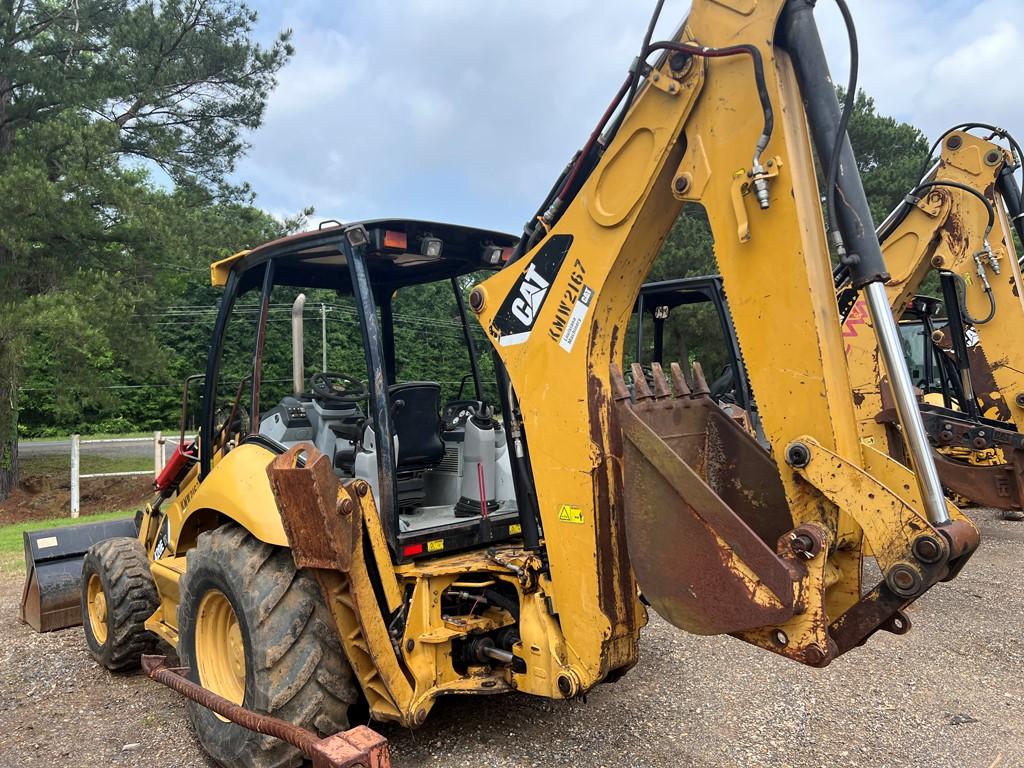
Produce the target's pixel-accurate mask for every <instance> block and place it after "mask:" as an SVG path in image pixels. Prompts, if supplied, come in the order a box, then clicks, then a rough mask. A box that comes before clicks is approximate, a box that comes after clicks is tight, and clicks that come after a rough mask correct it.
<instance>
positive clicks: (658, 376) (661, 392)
mask: <svg viewBox="0 0 1024 768" xmlns="http://www.w3.org/2000/svg"><path fill="white" fill-rule="evenodd" d="M651 374H652V377H653V378H654V399H655V400H663V399H664V398H666V397H671V395H672V390H671V389H669V386H668V379H666V378H665V371H663V370H662V369H661V363H651Z"/></svg>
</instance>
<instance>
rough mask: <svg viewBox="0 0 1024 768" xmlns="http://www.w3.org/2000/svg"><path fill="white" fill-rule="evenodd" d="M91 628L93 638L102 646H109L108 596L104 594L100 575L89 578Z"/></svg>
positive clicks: (92, 575)
mask: <svg viewBox="0 0 1024 768" xmlns="http://www.w3.org/2000/svg"><path fill="white" fill-rule="evenodd" d="M88 601H89V628H90V629H91V630H92V636H93V637H94V638H96V642H97V643H99V644H100V645H106V644H107V596H106V594H104V592H103V582H102V581H100V577H99V575H98V574H95V573H93V574H91V575H90V576H89V588H88Z"/></svg>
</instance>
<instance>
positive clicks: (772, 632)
mask: <svg viewBox="0 0 1024 768" xmlns="http://www.w3.org/2000/svg"><path fill="white" fill-rule="evenodd" d="M810 6H811V4H810V3H809V2H806V0H789V2H786V0H761V1H760V2H755V1H754V0H695V2H694V3H693V8H692V11H691V13H690V16H689V18H688V19H687V22H686V24H685V25H684V27H683V28H682V31H681V34H680V36H679V38H678V40H676V41H673V44H670V45H659V44H652V45H651V49H652V50H665V51H666V55H665V56H664V57H663V59H662V60H661V61H659V62H658V64H657V65H656V66H655V67H654V68H653V70H651V71H650V72H649V73H648V75H647V79H646V83H645V84H644V85H643V86H642V87H641V89H640V90H639V92H638V95H637V98H636V100H635V102H634V103H633V104H632V105H631V106H630V108H629V111H628V113H627V114H626V115H625V117H624V119H623V120H622V122H621V126H620V127H619V129H618V131H617V132H615V133H614V134H613V135H612V136H610V137H608V139H609V141H608V144H607V147H606V149H605V151H604V152H603V154H602V155H601V156H600V158H599V159H598V160H597V162H596V165H595V166H594V168H593V170H592V171H591V172H590V174H589V176H587V177H586V179H585V181H583V182H582V183H581V184H580V186H579V191H578V193H577V194H576V195H575V196H574V197H572V198H571V199H570V200H569V201H568V202H567V204H566V206H565V208H564V211H563V212H562V214H561V216H560V218H554V219H553V221H552V222H544V226H546V227H548V231H547V232H546V234H545V236H544V237H543V238H542V239H541V240H540V241H539V242H538V243H537V244H536V245H535V247H532V248H531V249H530V250H529V251H528V252H527V253H526V254H525V255H524V256H523V258H521V259H519V260H517V261H515V262H513V263H512V264H510V265H509V266H508V267H507V268H506V269H504V270H502V271H501V272H499V273H498V274H497V275H495V276H493V277H491V278H489V279H488V280H486V281H485V282H484V283H482V284H481V285H480V286H478V287H477V288H476V289H475V290H474V292H473V294H472V295H471V301H470V303H471V306H472V307H473V309H474V310H475V311H476V312H477V313H478V315H479V319H480V321H481V323H482V325H483V326H484V328H485V329H486V330H487V331H488V333H489V335H490V337H491V339H492V342H493V344H494V347H495V349H496V350H497V354H498V355H499V356H500V359H501V361H502V362H503V364H504V367H505V368H506V369H507V371H508V375H509V378H510V382H511V387H512V389H513V390H514V394H515V397H516V398H517V399H518V404H519V409H520V412H521V424H519V423H517V424H516V425H515V427H516V428H519V427H520V426H521V428H522V429H523V432H524V433H525V436H526V438H527V440H528V446H529V460H530V465H531V466H532V468H533V477H532V480H533V485H534V487H535V489H536V498H537V500H538V505H539V513H540V517H541V522H542V524H543V526H542V527H543V534H544V538H543V548H544V550H545V553H546V559H547V563H548V573H547V576H545V577H543V578H542V579H541V585H540V586H541V588H542V589H543V590H544V592H545V594H546V595H547V597H548V599H549V602H548V607H549V610H550V611H551V612H552V614H553V615H554V616H555V617H556V618H557V620H558V621H559V622H560V629H561V633H562V636H563V638H564V647H563V648H561V649H560V652H561V659H560V663H561V665H562V672H561V673H560V675H561V676H564V677H565V678H566V679H567V680H568V681H569V682H568V683H567V684H566V690H567V691H568V690H586V689H587V688H589V687H590V686H591V685H593V684H594V683H595V682H597V681H599V680H601V679H602V678H604V677H606V676H607V675H608V674H610V673H611V672H613V671H614V670H616V669H621V668H625V667H627V666H628V665H630V664H632V663H634V662H635V658H636V641H637V637H638V632H639V627H640V625H641V624H642V622H643V620H644V616H643V609H642V607H641V605H640V604H639V602H638V601H637V599H636V591H637V583H636V581H634V573H635V576H636V580H637V581H638V582H639V585H640V588H641V589H642V591H643V593H644V596H645V597H646V598H647V599H648V600H649V601H650V602H651V604H652V605H653V607H654V608H655V609H656V610H657V611H658V612H659V613H660V614H662V615H663V616H665V617H666V618H668V619H669V620H670V621H672V622H673V623H674V624H676V625H677V626H680V627H682V628H684V629H687V630H689V631H694V632H699V633H703V634H714V633H733V634H735V635H737V636H738V637H740V638H742V639H744V640H746V641H748V642H751V643H754V644H756V645H759V646H762V647H764V648H768V649H770V650H773V651H775V652H778V653H780V654H783V655H785V656H788V657H790V658H793V659H796V660H799V661H802V662H804V663H808V664H813V665H824V664H827V663H829V661H831V659H833V658H835V657H836V656H838V655H839V654H841V653H843V652H845V651H846V650H849V649H850V648H852V647H855V646H856V645H858V644H860V643H862V642H864V640H865V639H866V638H867V637H868V636H869V635H871V634H872V633H873V632H875V631H876V630H877V629H879V628H887V629H891V630H893V631H904V630H905V629H906V627H907V623H906V619H905V617H904V616H903V615H902V613H901V612H900V611H901V609H902V607H903V606H904V605H906V604H907V603H909V602H912V601H913V600H914V599H916V598H917V597H918V596H920V594H922V593H923V592H924V591H925V590H926V589H928V588H929V587H930V586H931V585H932V584H934V583H935V582H937V581H938V580H940V579H943V578H947V577H950V576H951V575H952V573H953V572H955V569H956V567H958V565H959V563H961V562H962V561H963V560H964V559H965V558H966V555H967V554H969V553H970V551H973V548H974V547H975V546H976V543H977V536H976V531H975V529H974V528H973V526H971V525H970V523H969V522H967V521H965V520H964V519H963V518H962V517H961V516H960V515H959V513H958V512H957V510H956V509H955V508H954V507H952V506H951V505H947V504H946V503H945V501H944V500H943V499H942V495H941V487H939V486H938V484H937V478H936V477H935V469H934V465H933V464H932V461H931V457H930V454H929V453H928V446H927V443H926V442H924V443H923V445H920V446H918V454H919V455H918V454H916V455H917V458H918V461H919V462H920V466H918V469H919V471H922V476H923V477H924V478H925V482H924V484H923V485H924V488H923V491H922V490H921V489H919V487H918V482H916V481H915V478H914V475H913V474H911V472H910V471H908V470H907V469H906V468H904V467H902V466H901V465H899V464H898V463H896V462H894V461H891V460H890V459H888V458H887V457H886V456H884V455H883V454H881V453H879V452H877V451H875V450H873V449H871V448H867V447H863V446H862V445H861V442H860V439H859V435H858V431H857V422H856V419H855V416H854V407H853V399H852V394H851V391H850V386H849V376H848V371H847V367H846V358H845V354H844V348H843V343H842V338H841V335H840V323H839V315H838V308H837V306H836V302H835V293H834V288H833V283H832V277H831V268H830V264H829V256H828V247H827V242H826V233H825V229H824V224H823V219H822V213H821V208H820V204H819V199H820V198H819V193H818V188H817V184H816V177H815V171H814V164H813V159H812V151H811V134H810V133H809V132H808V124H810V127H811V130H812V132H813V134H814V137H815V144H816V148H817V151H818V154H819V156H821V157H830V156H831V154H832V147H833V143H834V141H835V138H836V134H835V128H836V125H837V124H838V122H839V117H838V111H839V107H838V104H837V103H836V99H835V94H834V92H833V91H832V89H831V84H830V83H831V81H830V80H829V79H828V72H827V68H826V65H825V62H824V56H823V54H822V51H821V44H820V41H819V40H818V37H817V31H816V28H815V26H814V21H813V18H812V17H811V16H810ZM780 18H781V20H782V21H781V23H780ZM678 43H681V44H683V46H679V45H677V44H678ZM702 51H703V52H702ZM722 51H734V52H736V53H737V55H725V54H722V53H721V52H722ZM712 52H714V55H712ZM741 52H742V55H739V53H741ZM825 84H828V88H827V91H828V93H827V96H825V95H824V90H825ZM762 96H767V103H768V104H769V105H770V108H771V113H772V115H773V123H774V124H773V125H771V126H770V127H771V131H770V135H769V139H768V141H767V142H766V144H765V145H764V147H763V152H761V151H760V150H761V149H762V147H761V144H760V141H759V137H760V136H762V135H763V132H764V126H765V123H766V120H765V119H764V118H765V115H766V110H765V109H764V106H763V105H764V103H765V101H764V99H763V98H762ZM805 102H806V103H807V108H806V109H805ZM755 158H763V161H762V163H763V165H762V168H761V169H760V170H758V168H757V166H756V165H755V163H754V159H755ZM855 168H856V165H855V164H854V162H853V157H852V152H851V151H850V150H849V147H848V146H846V147H845V148H844V151H843V152H842V172H841V173H840V174H839V184H840V191H839V195H838V197H839V198H840V199H841V200H843V201H845V202H844V203H843V204H842V205H841V206H840V214H839V218H840V222H839V223H840V229H841V232H842V235H843V238H844V241H845V245H846V248H847V251H848V253H849V254H852V255H853V256H854V257H856V258H855V259H853V262H854V263H853V265H852V268H853V271H854V275H855V280H856V284H857V285H858V287H861V288H863V289H864V290H865V291H867V292H868V294H869V296H873V297H874V298H873V300H872V307H871V308H872V314H873V316H874V318H875V323H874V326H875V327H876V328H879V329H880V331H881V332H882V337H883V339H882V340H883V346H885V347H886V349H887V350H888V351H889V355H888V356H887V363H888V364H889V366H890V376H891V377H893V378H894V379H895V380H896V381H897V382H899V383H900V384H902V385H904V386H905V388H906V392H904V393H903V395H904V397H903V399H902V400H901V401H900V402H901V408H902V409H903V410H901V416H902V417H903V419H904V423H905V427H906V429H907V432H908V434H910V435H912V436H917V438H918V439H919V440H921V441H924V432H923V426H922V424H921V419H920V414H919V412H918V411H917V408H916V402H914V400H913V392H912V389H911V388H910V382H909V374H908V373H907V370H906V366H905V363H904V362H903V359H902V353H901V351H900V348H899V344H898V339H896V326H895V323H894V321H893V318H892V314H891V312H890V311H889V308H888V302H887V300H886V297H885V292H884V288H883V287H882V284H881V282H880V281H881V280H883V279H885V277H886V271H885V266H884V262H883V260H882V257H881V252H880V249H879V246H878V243H877V240H876V239H875V238H874V234H873V232H874V226H873V224H872V222H871V218H870V213H869V212H868V208H867V203H866V201H865V198H864V193H863V189H862V187H861V184H860V179H859V177H858V176H857V175H856V172H855V170H854V169H855ZM687 203H692V204H697V205H702V206H703V207H704V208H705V209H706V211H707V214H708V218H709V220H710V223H711V227H712V230H713V234H714V239H715V252H716V258H717V260H718V265H719V269H720V271H721V274H722V276H723V279H724V285H725V290H726V292H727V294H728V296H729V301H730V306H731V308H732V311H733V316H734V320H735V325H736V330H737V335H738V338H739V341H740V345H741V347H742V352H743V355H744V359H745V361H746V364H747V366H748V369H749V373H750V380H751V383H752V386H753V389H754V391H755V392H756V393H757V399H758V405H759V408H760V412H761V415H762V419H763V422H764V428H765V432H766V435H767V437H768V439H769V441H770V443H771V447H772V453H771V456H770V457H769V455H768V454H766V453H765V452H764V451H761V450H760V449H757V450H751V448H750V446H749V445H748V444H747V443H746V442H744V441H745V440H746V439H749V436H747V437H746V438H744V437H742V436H739V435H737V434H736V433H735V432H734V431H733V430H732V428H731V427H730V426H729V424H730V423H732V422H731V420H729V419H725V420H724V421H722V420H721V419H720V418H719V414H720V411H718V412H716V410H715V408H714V407H712V405H711V404H710V401H709V400H708V398H706V397H704V396H702V395H701V394H700V393H701V391H702V387H701V386H700V383H701V377H699V376H698V377H697V378H696V380H695V381H694V382H693V384H695V385H696V386H695V387H694V389H693V393H694V394H691V390H690V388H689V386H688V383H687V382H686V381H685V380H684V377H683V374H682V371H681V370H680V369H678V368H677V369H676V370H675V371H674V373H675V376H674V383H675V396H674V397H673V396H672V393H671V390H670V389H669V386H668V382H667V380H666V377H665V376H664V375H657V376H656V378H655V386H654V391H653V392H651V391H650V390H649V389H648V388H647V385H646V383H641V382H642V380H637V383H636V387H635V390H634V393H633V397H634V398H635V400H636V403H635V404H634V403H633V402H632V398H631V397H630V394H629V392H628V391H627V390H626V389H625V387H624V386H623V383H622V380H621V377H620V376H618V374H617V369H615V370H613V369H614V364H615V363H616V362H617V361H619V360H620V359H621V356H622V351H623V342H624V336H625V328H626V324H627V322H628V319H629V315H630V312H631V310H632V307H633V305H634V301H635V299H636V296H637V294H638V291H639V288H640V285H641V283H642V282H643V280H644V278H645V276H646V275H647V273H648V270H649V268H650V266H651V264H652V262H653V260H654V258H655V256H656V255H657V253H658V251H659V249H660V247H661V245H662V243H663V241H664V239H665V237H666V236H667V234H668V232H669V230H670V229H671V227H672V224H673V223H674V222H675V220H676V218H677V216H678V215H679V213H680V211H681V209H682V208H683V206H684V205H685V204H687ZM879 296H880V297H881V300H880V301H879V298H878V297H879ZM780 361H785V362H784V363H780ZM613 373H614V374H616V382H613V381H612V378H611V374H613ZM613 384H617V386H613ZM907 403H909V404H910V407H907ZM691 427H693V428H692V429H691ZM744 434H745V433H744ZM694 435H696V436H697V437H696V440H694V438H693V436H694ZM737 456H743V457H744V460H743V461H739V460H736V457H737ZM730 462H732V463H730ZM751 468H755V469H756V471H757V472H758V473H760V474H759V475H758V477H757V478H752V477H750V476H749V473H750V472H751V471H754V470H752V469H751ZM936 494H937V495H938V498H937V499H936ZM950 520H952V522H950ZM627 537H628V540H629V547H628V552H627V547H626V539H627ZM865 540H866V541H867V542H869V543H870V547H871V550H872V552H873V553H874V554H875V556H876V557H877V558H878V561H879V563H880V565H881V567H882V570H883V573H884V574H885V579H884V580H883V581H882V582H881V583H880V584H879V585H877V586H876V587H875V588H874V589H873V590H871V591H870V592H869V593H868V594H867V596H865V597H862V590H861V576H860V574H861V562H862V558H863V554H864V546H865ZM915 552H916V554H915ZM524 642H525V638H524ZM561 676H560V678H559V679H560V681H561V679H562V678H561ZM524 677H525V676H524ZM518 682H519V685H520V688H521V689H524V690H529V687H530V681H529V680H521V681H518ZM560 684H561V683H560Z"/></svg>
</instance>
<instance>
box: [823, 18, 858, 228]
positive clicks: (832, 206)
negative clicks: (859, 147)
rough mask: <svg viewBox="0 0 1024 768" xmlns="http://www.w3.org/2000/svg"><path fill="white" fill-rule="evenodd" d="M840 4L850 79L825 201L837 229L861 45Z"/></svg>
mask: <svg viewBox="0 0 1024 768" xmlns="http://www.w3.org/2000/svg"><path fill="white" fill-rule="evenodd" d="M836 5H837V6H839V13H841V14H842V16H843V23H844V24H845V25H846V34H847V37H848V38H849V40H850V79H849V81H848V82H847V85H846V94H845V96H846V98H845V99H844V100H843V114H842V117H840V118H839V127H838V128H837V129H836V141H835V145H834V146H833V147H832V157H831V159H830V160H829V164H828V176H827V178H826V180H825V201H826V209H827V211H828V226H829V229H836V228H837V227H838V226H839V217H838V216H837V215H836V187H837V185H838V179H839V162H840V161H839V156H840V153H841V152H842V151H843V137H844V136H845V135H846V133H847V130H848V129H849V127H850V119H851V118H852V117H853V107H854V105H855V103H856V101H857V73H858V70H859V68H860V45H859V44H858V43H857V28H856V26H855V25H854V23H853V16H852V15H851V14H850V8H849V7H848V6H847V5H846V0H836Z"/></svg>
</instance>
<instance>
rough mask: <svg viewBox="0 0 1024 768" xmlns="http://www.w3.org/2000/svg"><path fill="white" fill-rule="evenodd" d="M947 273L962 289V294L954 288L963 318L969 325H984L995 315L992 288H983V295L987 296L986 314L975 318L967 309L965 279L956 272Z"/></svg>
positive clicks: (994, 298) (994, 299)
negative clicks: (980, 318) (980, 317)
mask: <svg viewBox="0 0 1024 768" xmlns="http://www.w3.org/2000/svg"><path fill="white" fill-rule="evenodd" d="M949 274H950V276H951V277H952V278H953V280H954V281H955V282H956V284H957V285H959V286H960V288H962V289H963V293H962V294H961V293H960V290H959V289H954V290H955V292H956V300H957V303H958V304H959V305H960V314H962V315H963V316H964V320H966V321H967V322H968V323H970V324H971V325H984V324H985V323H991V322H992V319H993V318H994V317H995V316H996V297H995V296H993V295H992V289H991V288H988V287H986V288H985V295H986V296H988V316H987V317H985V318H984V319H982V320H976V319H974V318H973V317H971V313H970V312H968V311H967V281H966V280H964V279H963V278H962V277H961V276H960V275H958V274H957V273H956V272H950V273H949Z"/></svg>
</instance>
